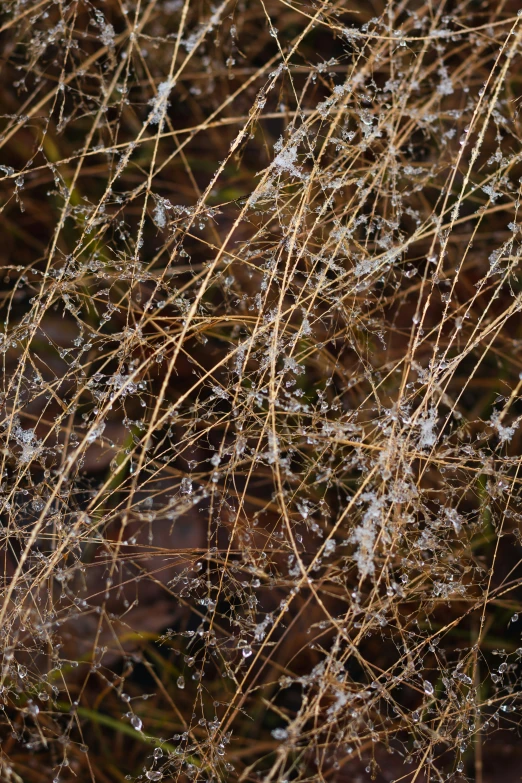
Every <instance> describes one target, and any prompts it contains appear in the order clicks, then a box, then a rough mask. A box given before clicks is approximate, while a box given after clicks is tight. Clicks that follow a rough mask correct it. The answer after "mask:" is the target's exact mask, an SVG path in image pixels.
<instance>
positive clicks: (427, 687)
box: [423, 680, 435, 696]
mask: <svg viewBox="0 0 522 783" xmlns="http://www.w3.org/2000/svg"><path fill="white" fill-rule="evenodd" d="M423 687H424V693H425V694H427V695H428V696H433V694H434V692H435V689H434V688H433V685H432V684H431V682H430V681H429V680H424V682H423Z"/></svg>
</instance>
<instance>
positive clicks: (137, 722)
mask: <svg viewBox="0 0 522 783" xmlns="http://www.w3.org/2000/svg"><path fill="white" fill-rule="evenodd" d="M131 726H132V728H133V729H136V731H141V727H142V726H143V723H142V722H141V719H140V718H138V716H137V715H133V716H132V718H131Z"/></svg>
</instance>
